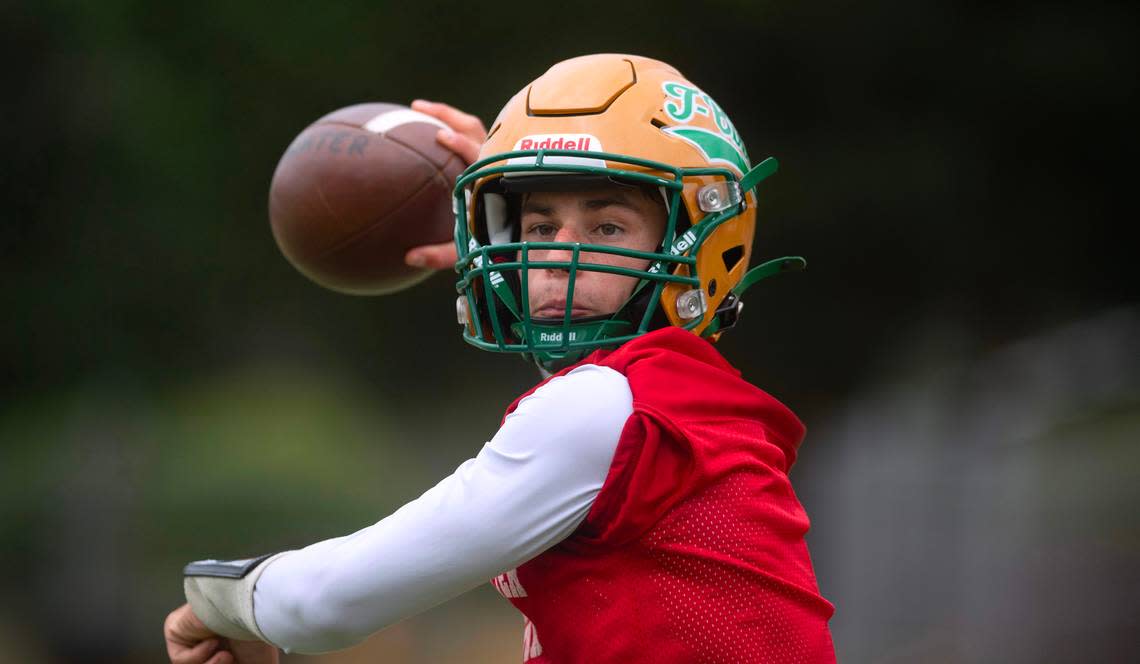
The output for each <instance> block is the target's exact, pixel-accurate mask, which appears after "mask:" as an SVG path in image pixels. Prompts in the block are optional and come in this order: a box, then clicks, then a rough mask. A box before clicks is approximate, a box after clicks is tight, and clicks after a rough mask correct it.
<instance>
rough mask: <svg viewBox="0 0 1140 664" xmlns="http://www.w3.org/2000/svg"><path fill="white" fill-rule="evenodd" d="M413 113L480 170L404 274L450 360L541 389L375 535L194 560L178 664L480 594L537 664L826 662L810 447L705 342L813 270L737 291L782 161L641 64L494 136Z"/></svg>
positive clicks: (520, 100)
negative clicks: (805, 480)
mask: <svg viewBox="0 0 1140 664" xmlns="http://www.w3.org/2000/svg"><path fill="white" fill-rule="evenodd" d="M415 107H416V108H417V109H418V110H421V111H423V112H426V113H430V114H432V115H435V116H436V117H439V118H440V119H442V120H444V121H445V122H446V123H448V124H449V125H451V126H452V127H454V128H455V130H456V131H453V132H448V131H444V132H443V133H441V136H440V141H441V142H443V143H444V144H445V145H448V146H449V147H451V148H452V149H453V150H455V151H456V152H457V153H458V154H460V155H461V156H464V157H465V158H466V159H467V160H468V161H474V162H475V163H474V164H473V165H472V166H471V167H470V168H469V169H468V170H467V171H466V172H465V173H464V175H463V176H461V177H460V179H459V181H458V183H457V187H456V199H455V205H456V210H457V228H456V243H455V248H446V247H441V246H435V247H424V248H420V249H418V250H415V251H413V252H412V253H410V254H409V256H408V260H409V261H410V262H415V263H420V264H428V265H436V266H441V265H442V264H448V265H452V264H457V265H458V266H459V267H458V271H459V273H460V280H459V283H458V290H459V299H458V301H457V312H458V316H459V321H460V323H461V324H462V325H463V329H464V337H465V339H466V340H467V341H468V342H470V343H471V344H473V345H475V346H477V347H480V348H484V349H487V350H493V351H502V352H509V353H522V354H524V355H525V356H526V357H527V358H529V359H530V360H531V361H533V362H534V363H535V364H537V365H538V366H539V367H540V368H541V369H542V370H543V371H544V372H545V374H546V375H550V376H551V377H549V378H548V379H546V380H544V381H543V382H542V383H540V384H539V385H538V386H537V387H535V388H534V389H532V390H531V391H530V392H528V393H527V394H524V395H523V396H522V397H520V398H519V399H518V400H516V401H515V402H514V403H513V404H511V406H510V407H509V408H508V409H507V415H506V416H505V418H504V419H503V423H502V426H501V428H500V429H499V431H498V432H497V433H496V434H495V435H494V437H493V438H492V439H491V441H490V442H488V443H487V444H486V445H485V446H484V447H483V448H482V450H481V451H480V452H479V454H478V455H477V456H476V457H475V458H474V459H471V460H469V461H467V462H465V463H463V464H462V465H461V466H460V467H459V468H458V469H457V470H456V471H455V473H454V474H452V475H451V476H449V477H447V478H445V479H444V480H442V481H441V482H440V483H439V484H437V485H436V486H435V487H433V488H432V489H430V490H428V491H427V492H426V493H424V494H423V495H422V496H421V497H419V498H418V499H416V500H414V501H412V502H410V503H408V504H407V505H405V506H403V507H402V508H400V509H399V510H397V511H396V512H395V513H394V514H392V515H391V516H388V517H387V518H385V519H383V520H381V521H379V522H378V523H376V524H375V525H372V526H370V527H368V528H365V529H364V530H361V531H359V532H357V533H354V534H351V535H347V536H345V537H341V538H336V539H332V540H327V541H324V542H318V543H316V544H313V545H311V546H308V547H305V548H303V549H300V550H297V551H288V552H285V553H279V554H276V555H271V556H264V557H261V558H256V559H252V560H245V561H229V562H221V561H202V562H200V563H192V564H191V565H189V566H187V569H186V578H185V587H186V593H187V598H188V600H189V604H188V605H186V606H183V607H181V608H179V609H177V610H175V611H174V612H173V613H171V614H170V616H169V617H168V618H167V623H166V630H165V631H166V638H167V646H168V651H169V654H170V657H171V661H173V662H176V663H177V664H190V663H200V662H210V663H211V664H220V663H222V662H230V661H238V662H272V661H276V656H277V649H276V648H275V647H274V646H278V647H281V648H284V649H286V650H287V651H296V652H320V651H327V650H333V649H338V648H343V647H347V646H350V645H353V644H355V643H358V642H359V641H361V640H363V639H364V638H365V637H367V636H368V635H369V634H371V633H372V632H374V631H376V630H378V629H380V628H382V627H384V626H386V625H389V624H391V623H394V622H396V621H398V620H400V619H402V618H404V617H407V616H410V615H412V614H414V613H417V612H419V611H423V610H424V609H427V608H429V607H431V606H433V605H435V604H438V603H440V602H442V601H444V600H446V599H448V598H450V597H453V596H455V595H458V594H460V593H462V592H465V591H466V590H469V589H470V588H473V587H474V586H476V585H478V584H480V583H484V582H486V580H487V579H492V583H493V584H494V586H495V588H496V589H498V591H499V592H500V593H501V594H502V595H503V596H504V597H506V598H507V599H508V600H510V601H511V603H512V604H514V605H515V606H516V607H517V608H518V609H519V610H520V611H521V612H522V613H523V615H524V616H525V618H526V624H525V628H524V635H523V638H524V644H523V645H524V660H525V661H527V662H531V663H539V662H623V663H624V662H654V663H672V662H811V663H815V662H832V661H834V650H833V648H832V644H831V637H830V634H829V632H828V627H827V621H828V619H829V617H830V616H831V614H832V610H833V609H832V606H831V604H829V603H828V602H827V601H826V600H824V599H823V598H822V597H821V596H820V594H819V590H818V588H817V585H816V582H815V576H814V573H813V571H812V567H811V562H810V559H809V556H808V551H807V548H806V545H805V544H804V539H803V537H804V534H805V532H806V531H807V529H808V521H807V517H806V515H805V514H804V511H803V509H802V507H801V506H800V504H799V502H798V501H797V499H796V497H795V494H794V493H793V491H792V488H791V485H790V483H789V481H788V470H789V468H790V467H791V465H792V463H793V462H794V461H795V456H796V450H797V447H798V445H799V443H800V440H801V439H802V437H803V433H804V429H803V425H802V424H801V423H800V422H799V420H797V419H796V417H795V416H794V415H793V414H792V413H791V412H790V411H789V410H788V409H787V408H785V407H784V406H783V405H781V404H780V403H779V402H777V401H776V400H775V399H773V398H772V397H770V396H768V395H767V394H765V393H764V392H762V391H761V390H759V389H757V388H756V387H754V386H752V385H751V384H749V383H747V382H745V381H744V380H743V379H741V378H740V376H739V373H738V372H737V371H735V370H734V369H733V368H732V366H731V365H730V364H729V363H728V362H727V361H725V359H724V358H723V357H721V356H720V354H719V353H717V351H716V350H715V348H714V347H713V345H712V344H711V343H710V342H711V341H715V340H716V338H717V337H718V336H719V335H720V334H721V333H722V332H724V331H725V330H726V329H727V328H729V327H731V326H733V325H734V324H735V323H736V321H737V317H738V316H739V314H740V310H741V306H742V305H741V301H742V299H741V298H742V295H743V293H744V291H745V289H746V288H748V286H749V285H751V284H752V283H753V282H754V281H756V280H758V279H760V278H762V277H764V276H767V275H769V274H772V273H775V272H778V271H780V270H782V269H788V268H794V267H797V266H798V265H799V264H801V261H799V260H798V259H791V258H788V259H779V260H777V261H772V262H769V263H766V264H764V265H762V266H760V267H759V268H756V269H754V270H752V271H748V262H749V256H750V253H751V244H752V236H753V228H754V224H755V202H756V195H755V192H754V188H755V187H756V185H757V184H758V183H759V181H760V180H762V179H763V178H764V177H765V176H766V175H768V174H770V173H771V172H773V171H774V166H775V164H774V162H773V161H772V160H765V161H763V162H761V163H760V164H759V165H757V166H753V165H752V164H751V162H750V161H749V158H748V156H747V153H746V152H745V150H744V145H743V143H742V142H741V140H740V137H739V135H738V134H737V133H736V130H735V129H734V128H733V125H732V123H731V122H730V121H729V120H728V117H727V116H726V115H725V114H724V111H723V110H722V109H721V108H720V107H719V106H718V105H717V104H716V103H715V102H714V101H713V100H712V98H711V97H709V96H708V95H707V94H705V93H704V92H702V91H701V90H700V89H699V88H697V87H696V86H695V85H693V84H692V83H691V82H689V81H688V80H686V79H685V78H684V77H683V76H681V74H679V73H678V72H677V71H676V70H675V69H673V68H672V67H670V66H669V65H666V64H664V63H662V62H658V61H655V60H650V59H647V58H641V57H635V56H627V55H594V56H585V57H581V58H575V59H572V60H568V61H565V62H562V63H559V64H557V65H555V66H554V67H552V68H551V69H550V70H549V71H547V72H546V74H544V75H543V76H541V77H540V78H538V79H537V80H535V81H534V82H533V83H531V84H530V85H528V86H527V87H526V88H524V89H523V90H522V91H521V92H519V93H518V94H517V95H516V96H515V97H514V98H513V99H511V100H510V101H509V102H508V103H507V105H506V107H505V108H504V109H503V111H502V112H501V113H500V115H499V117H498V119H497V120H496V121H495V122H494V124H492V126H491V129H490V132H489V134H488V135H487V137H486V140H485V141H484V140H483V130H482V125H481V124H480V123H479V122H478V120H475V119H474V118H472V117H471V116H467V115H465V114H462V113H460V112H458V111H456V110H455V109H452V108H450V107H447V106H444V105H441V104H430V103H417V104H416V105H415ZM480 143H482V145H481V147H480V145H479V144H480ZM456 248H457V249H458V256H457V255H456ZM221 637H225V640H222V638H221ZM270 644H272V645H270Z"/></svg>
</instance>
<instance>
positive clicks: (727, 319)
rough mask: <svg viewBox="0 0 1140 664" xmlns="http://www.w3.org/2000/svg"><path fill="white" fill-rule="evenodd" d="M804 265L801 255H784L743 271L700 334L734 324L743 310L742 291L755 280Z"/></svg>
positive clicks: (716, 331) (798, 268)
mask: <svg viewBox="0 0 1140 664" xmlns="http://www.w3.org/2000/svg"><path fill="white" fill-rule="evenodd" d="M805 267H807V261H805V260H804V259H803V257H802V256H784V257H782V258H773V259H772V260H770V261H765V262H763V263H761V264H760V265H757V266H756V267H754V268H752V269H751V270H749V271H748V272H745V273H744V278H742V279H741V280H740V283H739V284H736V286H735V287H734V288H733V289H732V290H730V291H729V292H728V295H727V296H725V298H724V300H723V301H721V303H720V306H719V307H717V308H716V315H715V316H713V319H712V321H711V322H710V323H709V326H708V327H706V328H705V330H704V332H702V333H701V336H702V337H712V336H714V335H717V334H720V333H721V332H724V331H725V330H727V329H728V328H730V327H732V326H734V325H736V322H737V321H738V320H740V312H741V311H743V310H744V300H743V299H742V297H743V296H744V291H746V290H748V289H749V288H751V287H752V286H754V285H755V284H756V283H757V282H759V281H763V280H764V279H767V278H768V277H774V276H776V275H777V274H783V273H785V272H799V271H800V270H802V269H804V268H805Z"/></svg>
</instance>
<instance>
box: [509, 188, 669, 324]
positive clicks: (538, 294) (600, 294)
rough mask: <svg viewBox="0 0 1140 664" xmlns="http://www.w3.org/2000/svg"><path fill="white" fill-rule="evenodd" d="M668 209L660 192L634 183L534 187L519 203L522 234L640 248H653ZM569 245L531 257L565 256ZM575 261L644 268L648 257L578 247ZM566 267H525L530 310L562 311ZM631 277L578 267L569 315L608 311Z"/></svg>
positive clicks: (630, 285) (629, 288)
mask: <svg viewBox="0 0 1140 664" xmlns="http://www.w3.org/2000/svg"><path fill="white" fill-rule="evenodd" d="M666 219H667V215H666V213H665V205H664V203H663V202H662V201H661V200H660V198H656V199H655V198H653V197H652V196H651V195H647V194H646V193H645V192H644V191H643V190H641V189H637V188H634V187H623V186H619V185H614V186H613V187H606V188H602V189H592V190H587V191H571V192H535V193H532V194H529V195H528V196H526V198H525V199H524V200H523V206H522V240H523V241H526V242H580V243H582V244H598V245H605V246H609V247H622V248H626V249H637V250H640V251H655V250H656V249H657V248H658V246H659V245H660V243H661V236H662V235H663V234H664V233H665V222H666ZM570 258H571V252H569V251H541V250H535V251H531V252H530V259H531V260H535V261H567V262H568V261H570ZM578 260H579V262H580V263H601V264H604V265H615V266H620V267H628V268H632V269H637V270H644V269H645V268H647V267H648V266H649V261H647V260H639V259H636V258H626V257H623V256H613V255H610V254H601V253H596V252H582V253H581V254H580V256H579V259H578ZM568 278H569V272H568V271H567V270H555V269H542V270H538V269H535V270H530V271H529V272H528V273H527V281H528V289H529V293H530V315H531V316H532V317H533V318H540V319H541V318H556V319H562V318H563V317H564V316H565V315H566V291H567V285H568ZM636 285H637V279H636V278H635V277H626V276H622V275H616V274H608V273H605V272H594V271H591V270H582V269H580V270H578V271H577V276H576V277H575V281H574V303H573V310H572V311H571V317H573V318H582V317H585V316H598V315H602V314H612V313H614V312H615V311H617V310H618V308H619V307H620V306H621V305H622V304H624V303H625V301H626V300H627V299H629V296H630V295H632V294H633V289H634V287H635V286H636Z"/></svg>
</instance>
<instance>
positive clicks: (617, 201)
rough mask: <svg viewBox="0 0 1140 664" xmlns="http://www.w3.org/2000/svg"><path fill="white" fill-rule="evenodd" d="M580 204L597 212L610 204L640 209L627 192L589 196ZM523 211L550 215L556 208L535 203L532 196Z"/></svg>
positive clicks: (523, 206)
mask: <svg viewBox="0 0 1140 664" xmlns="http://www.w3.org/2000/svg"><path fill="white" fill-rule="evenodd" d="M578 206H579V207H580V208H582V209H583V210H586V211H587V212H595V211H597V210H602V209H604V208H607V207H610V206H618V207H624V208H627V209H630V210H633V211H634V212H637V211H638V209H637V207H636V206H635V205H634V204H633V203H630V202H629V199H628V198H626V196H625V194H623V193H617V194H614V195H607V196H600V197H598V198H587V199H585V200H582V201H579V202H578ZM522 212H523V214H528V213H529V214H540V215H544V216H547V217H550V216H553V215H554V208H553V207H551V206H549V205H543V204H541V203H535V202H533V201H532V200H530V197H527V200H525V201H524V202H523V205H522Z"/></svg>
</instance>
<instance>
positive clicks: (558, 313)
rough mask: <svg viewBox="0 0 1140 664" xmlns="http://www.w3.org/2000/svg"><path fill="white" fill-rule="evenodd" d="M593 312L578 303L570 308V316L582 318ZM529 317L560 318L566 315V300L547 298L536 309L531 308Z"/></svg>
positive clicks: (591, 314)
mask: <svg viewBox="0 0 1140 664" xmlns="http://www.w3.org/2000/svg"><path fill="white" fill-rule="evenodd" d="M594 314H595V312H594V310H593V309H590V308H589V307H583V306H580V305H577V304H575V305H573V306H572V307H571V309H570V317H571V318H582V317H584V316H593V315H594ZM530 317H531V318H542V319H547V320H549V319H557V320H562V319H563V318H565V317H566V301H565V300H563V301H558V300H549V301H547V302H543V303H542V304H541V305H539V306H538V308H537V309H532V310H531V312H530Z"/></svg>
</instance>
